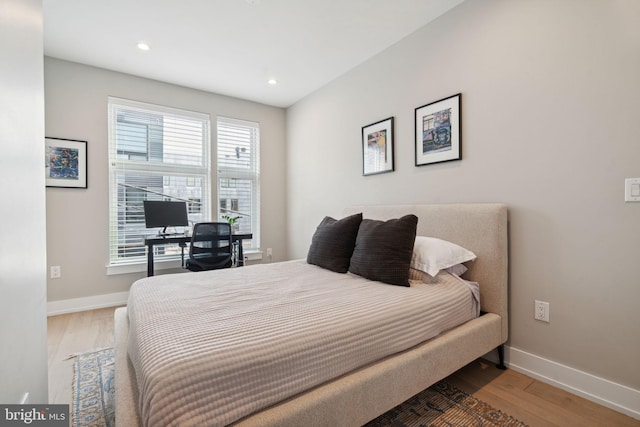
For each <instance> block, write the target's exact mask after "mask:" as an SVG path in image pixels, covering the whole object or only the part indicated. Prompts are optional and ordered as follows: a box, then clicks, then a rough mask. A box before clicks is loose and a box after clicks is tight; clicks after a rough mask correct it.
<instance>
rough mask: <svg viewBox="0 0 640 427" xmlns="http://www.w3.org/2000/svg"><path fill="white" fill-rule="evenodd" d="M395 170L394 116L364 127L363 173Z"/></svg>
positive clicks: (373, 173) (372, 173)
mask: <svg viewBox="0 0 640 427" xmlns="http://www.w3.org/2000/svg"><path fill="white" fill-rule="evenodd" d="M385 172H393V117H389V118H388V119H384V120H380V121H379V122H376V123H373V124H370V125H368V126H363V127H362V174H363V175H375V174H379V173H385Z"/></svg>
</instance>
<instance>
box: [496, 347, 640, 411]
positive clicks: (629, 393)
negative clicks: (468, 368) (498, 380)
mask: <svg viewBox="0 0 640 427" xmlns="http://www.w3.org/2000/svg"><path fill="white" fill-rule="evenodd" d="M487 356H489V357H490V359H491V360H493V359H494V357H495V356H494V355H487ZM504 356H505V357H504V358H505V364H506V365H507V366H508V367H509V368H511V369H513V370H514V371H518V372H521V373H523V374H525V375H528V376H530V377H531V378H535V379H537V380H539V381H542V382H544V383H547V384H551V385H553V386H554V387H558V388H560V389H562V390H566V391H568V392H569V393H572V394H575V395H577V396H580V397H583V398H585V399H587V400H590V401H592V402H596V403H598V404H600V405H602V406H606V407H607V408H611V409H613V410H614V411H617V412H620V413H623V414H625V415H628V416H630V417H633V418H635V419H639V420H640V390H635V389H633V388H631V387H627V386H625V385H622V384H618V383H614V382H613V381H609V380H606V379H604V378H600V377H597V376H595V375H592V374H589V373H587V372H584V371H580V370H578V369H574V368H571V367H569V366H566V365H562V364H560V363H556V362H554V361H552V360H548V359H545V358H543V357H540V356H536V355H535V354H531V353H527V352H526V351H523V350H520V349H517V348H514V347H509V346H505V349H504Z"/></svg>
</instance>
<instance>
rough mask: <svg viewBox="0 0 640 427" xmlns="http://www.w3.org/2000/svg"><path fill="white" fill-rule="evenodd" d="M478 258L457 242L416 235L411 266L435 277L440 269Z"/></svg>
mask: <svg viewBox="0 0 640 427" xmlns="http://www.w3.org/2000/svg"><path fill="white" fill-rule="evenodd" d="M476 258H477V257H476V254H474V253H473V252H471V251H470V250H468V249H465V248H463V247H462V246H458V245H456V244H455V243H451V242H448V241H446V240H442V239H437V238H435V237H425V236H416V241H415V243H414V245H413V255H412V257H411V267H412V268H415V269H417V270H422V271H424V272H426V273H427V274H429V275H430V276H433V277H435V276H436V275H437V274H438V272H439V271H440V270H443V269H445V268H449V267H453V266H454V265H457V264H462V263H463V262H467V261H473V260H474V259H476Z"/></svg>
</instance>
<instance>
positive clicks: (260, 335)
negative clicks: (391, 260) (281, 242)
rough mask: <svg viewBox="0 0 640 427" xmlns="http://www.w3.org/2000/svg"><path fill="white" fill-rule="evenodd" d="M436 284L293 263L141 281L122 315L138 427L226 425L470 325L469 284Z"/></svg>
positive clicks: (446, 279)
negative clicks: (395, 282) (392, 281)
mask: <svg viewBox="0 0 640 427" xmlns="http://www.w3.org/2000/svg"><path fill="white" fill-rule="evenodd" d="M438 279H439V281H438V283H434V284H425V283H415V282H413V283H412V286H411V287H410V288H406V287H399V286H392V285H386V284H382V283H379V282H372V281H369V280H366V279H364V278H362V277H359V276H356V275H353V274H350V273H347V274H339V273H334V272H331V271H328V270H324V269H322V268H320V267H317V266H313V265H309V264H307V263H306V262H305V261H302V260H300V261H291V262H284V263H275V264H265V265H256V266H250V267H243V268H235V269H226V270H216V271H211V272H202V273H187V274H174V275H164V276H155V277H151V278H146V279H142V280H140V281H138V282H136V283H135V284H134V285H133V286H132V288H131V292H130V297H129V304H128V312H129V321H130V328H131V329H130V331H131V332H130V336H129V349H128V350H129V354H130V357H131V359H132V363H133V366H134V368H135V371H136V378H137V382H138V390H139V394H140V402H139V404H140V406H139V409H140V417H141V421H142V424H143V425H145V426H154V427H155V426H165V425H167V426H168V425H173V426H178V425H180V426H190V425H194V426H196V425H198V426H201V425H207V426H221V425H227V424H229V423H232V422H234V421H236V420H238V419H240V418H242V417H244V416H246V415H249V414H251V413H254V412H256V411H259V410H261V409H263V408H265V407H268V406H270V405H272V404H275V403H277V402H279V401H281V400H283V399H286V398H287V397H290V396H293V395H295V394H297V393H300V392H303V391H305V390H307V389H309V388H312V387H314V386H316V385H318V384H321V383H323V382H326V381H328V380H331V379H332V378H335V377H338V376H340V375H342V374H345V373H347V372H350V371H352V370H354V369H357V368H358V367H361V366H363V365H366V364H368V363H371V362H373V361H376V360H378V359H381V358H383V357H385V356H388V355H391V354H394V353H397V352H399V351H402V350H406V349H408V348H410V347H412V346H414V345H416V344H418V343H420V342H422V341H426V340H428V339H430V338H432V337H434V336H436V335H438V334H439V333H441V332H443V331H445V330H447V329H450V328H453V327H455V326H457V325H459V324H461V323H464V322H465V321H467V320H469V319H471V318H473V317H476V316H477V313H476V306H477V301H474V294H477V292H473V290H472V289H471V288H470V287H469V285H468V283H466V282H464V281H462V280H461V279H458V278H457V277H455V276H451V275H444V274H440V275H438ZM476 291H477V290H476Z"/></svg>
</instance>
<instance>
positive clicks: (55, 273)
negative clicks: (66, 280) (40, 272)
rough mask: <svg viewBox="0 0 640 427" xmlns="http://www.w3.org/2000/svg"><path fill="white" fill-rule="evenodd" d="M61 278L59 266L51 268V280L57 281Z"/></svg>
mask: <svg viewBox="0 0 640 427" xmlns="http://www.w3.org/2000/svg"><path fill="white" fill-rule="evenodd" d="M61 276H62V271H61V269H60V266H59V265H54V266H51V278H52V279H59V278H60V277H61Z"/></svg>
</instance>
